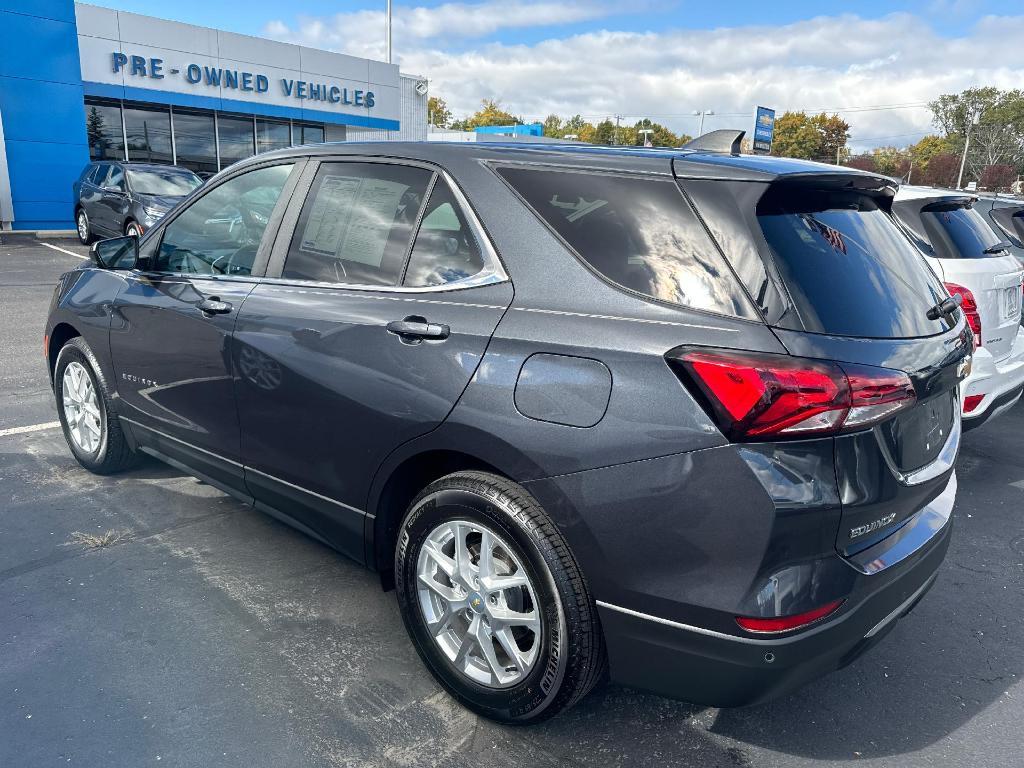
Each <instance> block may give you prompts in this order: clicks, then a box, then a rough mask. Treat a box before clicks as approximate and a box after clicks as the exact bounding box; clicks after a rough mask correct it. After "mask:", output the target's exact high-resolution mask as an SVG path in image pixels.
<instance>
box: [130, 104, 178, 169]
mask: <svg viewBox="0 0 1024 768" xmlns="http://www.w3.org/2000/svg"><path fill="white" fill-rule="evenodd" d="M124 130H125V135H126V136H127V137H128V159H129V160H131V161H134V162H137V163H138V162H141V163H171V162H174V156H173V154H172V153H171V113H170V110H167V109H141V108H139V107H125V108H124Z"/></svg>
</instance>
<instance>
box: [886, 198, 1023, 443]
mask: <svg viewBox="0 0 1024 768" xmlns="http://www.w3.org/2000/svg"><path fill="white" fill-rule="evenodd" d="M977 199H978V198H977V195H974V194H971V193H969V192H957V191H954V190H947V189H933V188H930V187H911V186H903V187H900V190H899V192H898V193H897V194H896V199H895V201H894V202H893V213H895V214H896V217H897V218H898V219H899V220H900V221H901V222H902V223H903V224H904V225H905V226H906V228H907V230H908V231H909V234H910V235H911V237H912V238H913V239H914V240H915V241H917V243H918V245H919V246H920V247H921V250H922V251H924V253H925V256H926V257H927V259H928V262H929V264H931V266H932V269H934V270H935V272H936V274H937V275H938V276H939V278H940V279H941V280H942V281H943V283H945V285H946V289H947V290H948V291H949V292H950V294H951V295H954V294H959V295H960V297H961V299H962V303H961V305H960V307H961V309H962V310H963V311H964V314H965V315H966V316H967V321H968V323H969V324H970V326H971V330H973V331H974V337H975V341H974V343H975V347H976V348H975V352H974V362H973V365H972V370H971V374H970V376H968V377H967V379H966V380H965V381H964V382H963V384H962V385H961V402H962V407H963V416H964V428H965V429H970V428H971V427H977V426H980V425H981V424H983V423H985V422H986V421H988V420H989V419H991V418H992V417H993V416H997V415H999V414H1000V413H1002V412H1003V411H1005V410H1007V409H1009V408H1010V407H1012V406H1013V404H1014V403H1016V402H1017V401H1018V400H1019V399H1020V397H1021V393H1022V391H1024V327H1022V325H1021V303H1022V291H1024V287H1022V281H1024V267H1022V266H1021V263H1020V262H1019V261H1018V260H1017V259H1016V258H1015V257H1014V256H1013V255H1011V253H1010V250H1009V249H1010V243H1009V242H1008V241H1007V240H1005V239H1004V238H1003V237H1002V236H1001V235H1000V234H997V233H996V231H995V230H993V229H992V227H991V226H989V224H988V222H986V221H985V218H984V217H983V216H982V215H981V213H980V212H979V211H977V210H975V209H974V204H975V203H976V202H977Z"/></svg>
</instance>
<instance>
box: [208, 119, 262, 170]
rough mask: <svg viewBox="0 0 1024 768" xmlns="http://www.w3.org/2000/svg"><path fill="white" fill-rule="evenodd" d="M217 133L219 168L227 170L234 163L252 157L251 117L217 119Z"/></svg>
mask: <svg viewBox="0 0 1024 768" xmlns="http://www.w3.org/2000/svg"><path fill="white" fill-rule="evenodd" d="M217 133H218V135H219V136H220V167H221V168H227V167H228V166H229V165H231V164H232V163H234V162H237V161H239V160H244V159H245V158H247V157H252V156H253V154H255V150H254V149H253V121H252V118H251V117H226V116H224V115H220V116H219V117H218V118H217Z"/></svg>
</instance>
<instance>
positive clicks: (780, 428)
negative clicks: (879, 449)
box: [668, 348, 917, 440]
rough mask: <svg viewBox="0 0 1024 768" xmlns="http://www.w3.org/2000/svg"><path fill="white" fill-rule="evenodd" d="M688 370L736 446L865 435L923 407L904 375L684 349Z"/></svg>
mask: <svg viewBox="0 0 1024 768" xmlns="http://www.w3.org/2000/svg"><path fill="white" fill-rule="evenodd" d="M668 359H669V361H670V362H672V363H673V364H674V365H677V366H680V367H682V369H683V370H684V371H685V372H686V374H688V378H689V380H690V381H692V382H693V384H695V385H696V386H697V388H698V389H699V391H700V393H701V394H702V395H703V396H704V399H705V400H706V401H707V402H708V404H709V405H710V406H711V410H712V411H713V415H714V416H715V419H716V421H717V422H718V425H719V427H721V429H722V431H723V432H724V433H725V434H726V436H728V437H729V438H730V439H731V440H764V439H767V438H772V437H802V436H804V435H811V434H836V433H838V432H841V431H843V430H850V429H861V428H863V427H866V426H868V425H870V424H875V423H877V422H879V421H881V420H882V419H885V418H887V417H888V416H890V415H892V414H893V413H895V412H896V411H900V410H903V409H904V408H908V407H910V406H911V405H913V404H914V403H915V402H916V399H917V398H916V396H915V394H914V387H913V384H911V382H910V378H909V377H908V376H907V374H905V373H903V372H902V371H892V370H888V369H886V368H874V367H869V366H861V365H848V364H843V365H839V364H838V363H830V362H824V361H821V360H809V359H806V358H800V357H790V356H787V355H772V354H762V353H756V352H734V351H725V350H709V349H696V348H691V349H686V348H681V349H677V350H673V351H672V352H670V353H669V355H668Z"/></svg>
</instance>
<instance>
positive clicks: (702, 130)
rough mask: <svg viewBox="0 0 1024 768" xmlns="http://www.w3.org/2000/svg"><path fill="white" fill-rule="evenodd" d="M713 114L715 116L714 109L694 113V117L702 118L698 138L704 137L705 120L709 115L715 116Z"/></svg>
mask: <svg viewBox="0 0 1024 768" xmlns="http://www.w3.org/2000/svg"><path fill="white" fill-rule="evenodd" d="M713 114H715V110H713V109H702V110H700V111H699V112H697V111H695V112H694V113H693V116H694V117H697V116H698V115H699V116H700V125H699V127H698V128H697V135H698V136H703V135H704V118H705V117H706V116H707V115H713Z"/></svg>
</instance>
